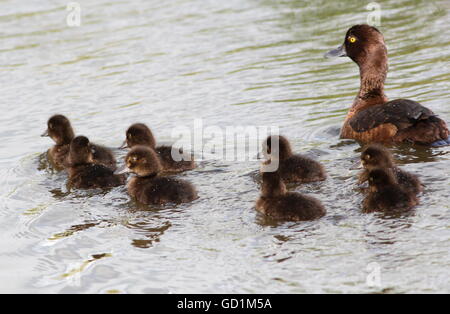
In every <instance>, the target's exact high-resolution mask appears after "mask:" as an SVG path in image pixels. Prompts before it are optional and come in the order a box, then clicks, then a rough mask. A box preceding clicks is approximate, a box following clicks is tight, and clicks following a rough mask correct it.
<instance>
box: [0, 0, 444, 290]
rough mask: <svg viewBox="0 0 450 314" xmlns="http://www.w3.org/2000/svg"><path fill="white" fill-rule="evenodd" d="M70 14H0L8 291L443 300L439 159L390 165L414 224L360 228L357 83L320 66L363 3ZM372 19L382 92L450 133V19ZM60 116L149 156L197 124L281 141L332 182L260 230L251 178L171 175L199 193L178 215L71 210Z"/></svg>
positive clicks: (112, 8)
mask: <svg viewBox="0 0 450 314" xmlns="http://www.w3.org/2000/svg"><path fill="white" fill-rule="evenodd" d="M78 2H79V4H80V5H81V25H80V26H79V27H69V26H68V25H67V23H66V17H67V15H68V14H69V13H70V12H69V11H67V10H66V5H67V2H65V1H57V0H40V1H37V0H33V1H19V0H9V1H8V0H5V1H0V12H1V13H0V39H1V42H2V44H1V46H0V71H1V76H0V81H1V82H0V93H1V106H2V107H1V108H2V114H1V115H0V121H1V123H0V141H1V143H2V150H1V155H0V292H31V293H36V292H43V293H56V292H59V293H70V292H75V293H80V292H83V293H87V292H90V293H141V292H147V293H151V292H154V293H188V292H191V293H206V292H216V293H304V292H311V293H316V292H337V293H354V292H369V293H370V292H383V293H410V292H420V293H431V292H447V293H448V292H450V279H449V278H450V276H449V269H450V258H449V254H450V222H449V214H450V204H449V196H448V195H449V192H450V177H449V173H450V170H449V169H450V154H449V153H450V149H449V148H434V149H431V148H423V147H411V146H402V147H396V148H394V149H393V151H394V153H395V156H396V158H397V160H398V161H399V163H400V164H402V167H404V168H405V169H408V170H410V171H412V172H415V173H417V174H419V175H420V177H421V178H422V180H423V182H424V184H425V185H426V189H425V193H424V195H422V196H421V205H420V206H418V207H417V208H416V209H415V210H414V212H412V213H411V214H408V215H401V216H397V217H387V216H383V215H377V214H362V213H361V207H360V203H361V200H362V196H361V194H359V193H358V191H357V190H356V185H355V183H356V174H357V173H356V172H355V171H353V170H350V168H351V166H352V165H353V164H354V163H355V161H356V160H357V158H358V152H359V150H360V146H359V145H358V144H356V143H354V142H352V141H343V140H340V139H339V137H338V132H339V128H340V126H341V124H342V122H343V119H344V117H345V114H346V111H347V109H348V107H349V105H350V104H351V102H352V100H353V97H354V95H355V94H356V92H357V89H358V86H359V77H358V70H357V67H356V65H355V64H354V63H352V62H351V61H350V60H349V59H347V58H340V59H335V60H326V59H324V58H323V54H324V53H325V52H326V51H328V50H329V49H331V48H335V47H337V46H338V45H339V44H341V43H342V42H343V39H344V34H345V32H346V30H347V28H348V27H350V26H352V25H353V24H357V23H364V22H366V20H367V16H368V14H369V12H370V11H368V10H367V9H366V3H365V2H364V1H356V0H355V1H345V2H343V1H335V2H331V1H324V0H320V1H313V2H311V1H287V0H286V1H276V0H262V1H256V0H246V1H243V0H228V1H218V0H216V1H213V0H197V1H187V0H186V1H184V0H170V1H156V0H151V1H148V0H139V1H138V0H136V1H106V0H89V1H87V0H83V1H78ZM379 4H380V5H381V9H382V11H381V26H380V29H381V31H382V32H383V33H384V35H385V38H386V42H387V44H388V49H389V57H390V72H389V75H388V80H387V85H386V93H387V94H388V96H389V97H390V98H391V99H394V98H397V97H402V98H411V99H414V100H417V101H419V102H421V103H422V104H424V105H426V106H427V107H429V108H431V109H432V110H434V111H435V112H436V113H439V114H440V116H441V117H442V118H444V119H445V120H447V121H450V106H449V99H450V97H449V96H450V67H449V61H450V28H449V27H448V25H449V22H450V13H449V10H450V6H449V2H448V1H417V0H414V1H412V0H405V1H380V2H379ZM55 113H62V114H65V115H67V116H68V117H69V118H70V119H71V121H72V123H73V125H74V127H75V130H76V133H77V134H83V135H87V136H89V137H90V138H91V139H93V140H94V141H95V142H97V143H101V144H104V145H107V146H110V147H117V146H119V145H120V144H121V142H122V141H123V139H124V132H125V130H126V128H127V127H128V126H129V125H130V124H131V123H133V122H145V123H146V124H148V125H149V126H150V127H151V128H152V130H153V131H154V133H155V135H156V137H157V140H158V141H159V142H171V141H173V139H172V138H171V132H172V130H173V128H174V127H177V126H186V127H188V128H192V127H193V125H194V120H195V119H202V120H201V121H202V122H203V124H204V126H205V127H206V126H217V127H219V128H222V129H225V128H226V127H227V126H249V125H257V126H268V125H269V126H271V125H275V126H279V127H280V131H281V133H282V134H284V135H286V136H287V137H288V138H289V139H290V140H291V142H292V144H293V146H294V148H295V151H297V152H302V153H307V154H309V155H311V156H314V157H315V158H317V159H318V160H320V161H321V162H323V163H324V165H325V166H326V168H327V170H328V172H329V176H330V178H329V179H328V180H327V181H326V182H324V183H317V184H311V185H305V186H296V187H293V189H294V190H297V191H302V192H304V193H308V194H311V195H314V196H316V197H318V198H319V199H321V200H322V201H323V203H324V204H325V205H326V207H327V209H328V214H327V216H326V217H324V218H322V219H320V220H318V221H315V222H307V223H284V224H275V223H273V222H268V221H266V220H265V219H263V218H262V217H260V216H259V215H257V214H256V211H255V209H254V201H255V200H256V198H257V197H258V195H259V190H258V189H259V187H258V184H257V182H256V181H255V173H256V171H257V170H258V168H259V164H258V162H255V161H246V162H237V161H226V160H217V159H211V158H210V159H207V160H204V161H202V162H200V163H199V167H198V168H197V169H196V170H194V171H191V172H188V173H184V174H182V175H180V177H182V178H185V179H188V180H190V181H192V182H193V183H194V184H195V185H196V186H197V188H198V190H199V194H200V199H199V200H197V201H195V202H194V203H192V204H188V205H182V206H172V207H171V206H168V207H164V208H149V207H143V206H139V205H137V204H136V203H134V202H133V201H132V200H130V199H129V197H128V195H127V193H126V191H125V188H123V187H121V188H116V189H113V190H112V191H107V192H99V191H84V192H83V191H81V192H80V191H73V192H70V193H68V191H67V189H66V187H65V182H66V175H65V174H64V173H55V172H52V171H51V170H50V169H49V168H48V167H47V165H46V161H45V157H44V156H43V153H45V151H46V150H47V149H48V148H49V147H50V146H51V145H52V143H51V141H50V140H49V139H48V138H41V137H39V135H40V134H41V133H42V132H43V131H44V130H45V128H46V121H47V119H48V118H49V117H50V116H51V115H52V114H55ZM229 140H230V139H227V145H229V144H230V143H229ZM116 153H117V156H118V158H119V160H120V161H121V160H122V158H121V157H123V155H124V152H120V151H116ZM195 153H196V154H199V153H201V151H200V152H199V151H196V152H195ZM378 271H379V274H380V276H381V277H380V278H381V282H380V285H377V284H375V285H374V284H371V283H372V281H371V280H370V278H372V277H371V275H373V274H375V275H376V273H378ZM368 278H369V279H368ZM375 283H376V281H375Z"/></svg>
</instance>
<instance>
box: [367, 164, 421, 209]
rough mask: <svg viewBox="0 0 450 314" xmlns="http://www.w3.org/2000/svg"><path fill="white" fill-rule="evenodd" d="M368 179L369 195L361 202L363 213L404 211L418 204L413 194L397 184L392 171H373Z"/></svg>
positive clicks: (386, 169)
mask: <svg viewBox="0 0 450 314" xmlns="http://www.w3.org/2000/svg"><path fill="white" fill-rule="evenodd" d="M368 178H369V179H368V180H369V194H368V195H367V196H366V198H365V199H364V201H363V211H364V212H367V213H369V212H376V211H406V210H410V209H411V208H413V207H414V206H416V205H417V204H418V200H417V198H416V196H415V194H414V193H412V192H408V191H407V190H405V189H404V188H402V187H401V186H400V185H399V184H398V183H397V180H396V178H395V176H394V174H393V172H392V170H390V169H388V168H385V169H373V170H371V171H369V175H368Z"/></svg>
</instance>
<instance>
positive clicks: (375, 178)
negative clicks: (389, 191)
mask: <svg viewBox="0 0 450 314" xmlns="http://www.w3.org/2000/svg"><path fill="white" fill-rule="evenodd" d="M368 177H369V188H370V191H371V192H377V191H378V190H379V189H380V188H383V187H386V186H390V185H396V184H397V179H396V178H395V176H394V174H393V173H392V171H391V170H390V169H382V168H378V169H373V170H371V171H370V172H369V175H368Z"/></svg>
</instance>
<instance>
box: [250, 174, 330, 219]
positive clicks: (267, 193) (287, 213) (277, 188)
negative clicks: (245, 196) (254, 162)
mask: <svg viewBox="0 0 450 314" xmlns="http://www.w3.org/2000/svg"><path fill="white" fill-rule="evenodd" d="M261 171H262V186H261V196H260V197H259V199H258V200H257V201H256V210H257V211H259V212H260V213H262V214H264V215H266V216H269V217H271V218H273V219H277V220H290V221H306V220H314V219H318V218H320V217H322V216H324V215H325V214H326V210H325V207H324V206H323V205H322V203H321V202H320V201H319V200H317V199H315V198H314V197H311V196H307V195H303V194H300V193H296V192H287V190H286V185H285V184H284V182H283V181H282V179H281V176H280V174H279V172H278V171H274V172H267V171H264V167H263V169H262V170H261Z"/></svg>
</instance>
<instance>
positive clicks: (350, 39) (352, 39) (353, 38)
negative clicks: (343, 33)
mask: <svg viewBox="0 0 450 314" xmlns="http://www.w3.org/2000/svg"><path fill="white" fill-rule="evenodd" d="M348 41H349V42H351V43H352V44H353V43H354V42H355V41H356V37H353V36H350V37H349V38H348Z"/></svg>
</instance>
